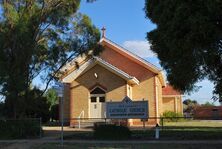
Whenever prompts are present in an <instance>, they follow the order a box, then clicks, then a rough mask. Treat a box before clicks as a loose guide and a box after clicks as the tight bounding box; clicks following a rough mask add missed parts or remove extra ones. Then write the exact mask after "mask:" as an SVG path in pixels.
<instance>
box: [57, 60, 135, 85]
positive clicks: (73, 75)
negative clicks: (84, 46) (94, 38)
mask: <svg viewBox="0 0 222 149" xmlns="http://www.w3.org/2000/svg"><path fill="white" fill-rule="evenodd" d="M97 64H99V65H100V66H102V67H104V68H106V69H107V70H109V71H110V72H112V73H114V74H116V75H118V76H120V77H121V78H123V79H124V80H126V81H127V82H128V83H130V84H139V81H138V80H137V79H136V78H135V77H133V76H130V75H129V74H127V73H125V72H123V71H122V70H120V69H118V68H117V67H115V66H113V65H111V64H109V63H108V62H106V61H105V60H103V59H101V58H99V57H93V58H91V59H89V60H88V61H86V62H85V63H84V64H82V65H81V66H80V67H79V68H78V69H75V70H74V71H72V72H71V73H70V74H68V75H67V76H65V77H64V78H62V80H61V81H62V82H64V83H71V82H72V81H73V80H75V79H76V78H77V77H78V76H80V75H81V74H83V73H85V72H86V71H88V70H89V69H91V68H92V67H93V66H95V65H97Z"/></svg>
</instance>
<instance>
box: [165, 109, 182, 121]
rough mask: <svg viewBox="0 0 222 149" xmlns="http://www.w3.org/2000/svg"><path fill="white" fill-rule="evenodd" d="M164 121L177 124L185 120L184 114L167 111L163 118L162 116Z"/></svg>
mask: <svg viewBox="0 0 222 149" xmlns="http://www.w3.org/2000/svg"><path fill="white" fill-rule="evenodd" d="M162 119H163V120H164V122H177V121H182V120H184V118H183V114H182V113H176V112H172V111H166V112H164V113H163V116H161V120H162Z"/></svg>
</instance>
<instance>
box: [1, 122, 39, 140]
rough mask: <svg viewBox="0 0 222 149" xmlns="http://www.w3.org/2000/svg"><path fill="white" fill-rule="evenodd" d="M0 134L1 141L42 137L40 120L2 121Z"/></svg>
mask: <svg viewBox="0 0 222 149" xmlns="http://www.w3.org/2000/svg"><path fill="white" fill-rule="evenodd" d="M0 132H1V133H0V139H22V138H23V139H29V138H34V137H35V138H36V137H39V136H40V134H39V133H40V120H39V119H21V120H18V119H17V120H12V119H11V120H0Z"/></svg>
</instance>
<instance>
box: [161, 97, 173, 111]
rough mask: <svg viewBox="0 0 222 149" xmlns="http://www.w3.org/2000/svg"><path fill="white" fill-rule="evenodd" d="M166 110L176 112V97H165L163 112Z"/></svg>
mask: <svg viewBox="0 0 222 149" xmlns="http://www.w3.org/2000/svg"><path fill="white" fill-rule="evenodd" d="M166 111H173V112H175V103H174V97H163V112H166Z"/></svg>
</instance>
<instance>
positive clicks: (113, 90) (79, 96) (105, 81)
mask: <svg viewBox="0 0 222 149" xmlns="http://www.w3.org/2000/svg"><path fill="white" fill-rule="evenodd" d="M95 73H96V74H97V75H98V78H96V77H95V76H94V74H95ZM95 84H100V85H101V86H104V87H106V89H107V92H106V101H110V100H112V101H121V100H122V99H123V98H124V97H125V96H126V81H125V80H123V79H122V78H120V77H119V76H117V75H115V74H114V73H112V72H110V71H108V70H106V69H105V68H103V67H102V66H100V65H98V64H97V65H96V66H94V67H93V68H91V69H90V70H88V71H87V72H86V73H84V74H83V75H81V76H79V77H78V78H77V79H76V80H75V81H73V82H72V84H71V100H72V101H71V110H70V113H71V117H72V118H75V117H78V116H79V114H80V112H81V111H82V110H84V112H85V117H89V115H88V113H89V111H88V110H89V109H88V105H89V95H90V91H89V89H91V88H92V87H93V86H95Z"/></svg>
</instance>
